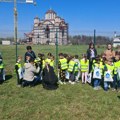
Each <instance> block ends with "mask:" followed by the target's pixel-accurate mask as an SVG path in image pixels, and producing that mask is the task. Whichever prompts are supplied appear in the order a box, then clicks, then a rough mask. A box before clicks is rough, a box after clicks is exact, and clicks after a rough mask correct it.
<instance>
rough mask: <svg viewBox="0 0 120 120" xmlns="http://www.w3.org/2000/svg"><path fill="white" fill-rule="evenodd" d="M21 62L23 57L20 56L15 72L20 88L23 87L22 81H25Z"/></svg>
mask: <svg viewBox="0 0 120 120" xmlns="http://www.w3.org/2000/svg"><path fill="white" fill-rule="evenodd" d="M21 60H22V57H21V56H19V57H18V59H17V62H16V64H15V72H16V74H17V85H18V86H21V83H22V79H23V68H22V65H21Z"/></svg>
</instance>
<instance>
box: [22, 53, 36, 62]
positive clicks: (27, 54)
mask: <svg viewBox="0 0 120 120" xmlns="http://www.w3.org/2000/svg"><path fill="white" fill-rule="evenodd" d="M26 56H30V57H31V58H33V59H35V58H36V55H35V53H34V51H31V52H26V53H25V58H24V60H25V62H26Z"/></svg>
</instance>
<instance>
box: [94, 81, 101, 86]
mask: <svg viewBox="0 0 120 120" xmlns="http://www.w3.org/2000/svg"><path fill="white" fill-rule="evenodd" d="M100 81H101V80H100V79H94V87H98V86H100Z"/></svg>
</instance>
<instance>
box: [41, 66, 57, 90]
mask: <svg viewBox="0 0 120 120" xmlns="http://www.w3.org/2000/svg"><path fill="white" fill-rule="evenodd" d="M57 82H58V78H57V76H56V74H55V72H54V69H53V67H51V66H50V65H49V64H46V66H45V68H44V69H43V81H42V85H43V88H45V89H47V90H55V89H57V88H58V84H57Z"/></svg>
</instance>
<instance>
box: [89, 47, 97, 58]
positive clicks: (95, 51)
mask: <svg viewBox="0 0 120 120" xmlns="http://www.w3.org/2000/svg"><path fill="white" fill-rule="evenodd" d="M93 50H94V53H95V57H96V56H97V50H96V49H95V48H94V49H93ZM90 58H91V50H90V49H88V50H87V59H89V60H90Z"/></svg>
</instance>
